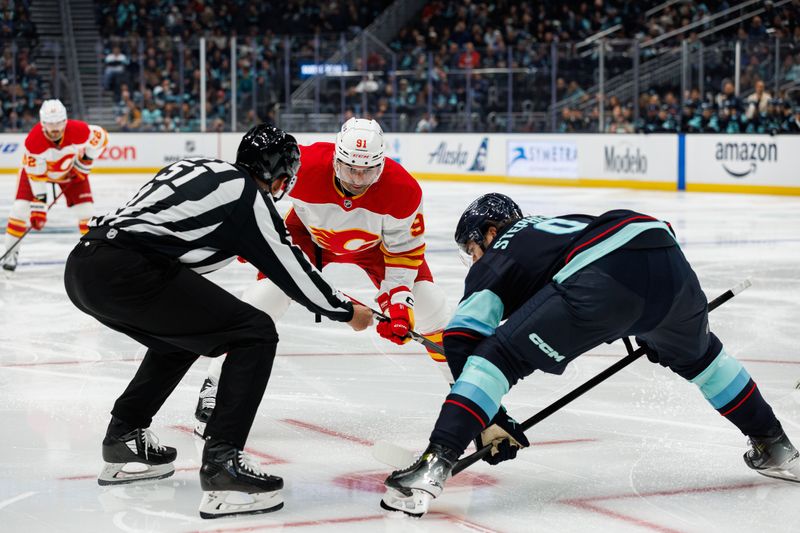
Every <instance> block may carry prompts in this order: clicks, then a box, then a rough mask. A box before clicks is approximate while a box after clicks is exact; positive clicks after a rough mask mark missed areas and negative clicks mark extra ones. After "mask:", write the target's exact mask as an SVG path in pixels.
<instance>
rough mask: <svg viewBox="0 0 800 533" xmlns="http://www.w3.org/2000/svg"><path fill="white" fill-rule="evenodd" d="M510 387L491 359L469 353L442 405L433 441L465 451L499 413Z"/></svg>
mask: <svg viewBox="0 0 800 533" xmlns="http://www.w3.org/2000/svg"><path fill="white" fill-rule="evenodd" d="M509 388H510V386H509V382H508V378H506V376H505V375H503V373H502V372H501V371H500V369H499V368H497V367H496V366H495V365H494V364H493V363H492V362H490V361H488V360H487V359H484V358H483V357H480V356H477V355H473V356H470V357H469V358H468V359H467V362H466V363H465V364H464V369H463V371H462V372H461V375H460V376H459V377H458V379H457V380H456V382H455V385H453V387H452V388H451V389H450V394H448V395H447V399H446V400H445V402H444V404H443V405H442V410H441V411H440V413H439V418H438V420H437V421H436V426H435V427H434V429H433V432H432V433H431V438H430V441H431V442H432V443H435V444H442V445H444V446H446V447H448V448H450V449H452V450H455V451H456V452H457V454H458V455H461V454H462V453H464V450H465V449H466V448H467V445H468V444H469V442H470V441H471V440H472V439H474V438H475V436H477V435H478V434H479V433H480V432H481V431H483V430H484V429H486V426H488V425H489V422H490V421H491V420H492V418H494V416H495V415H496V414H497V411H498V410H499V409H500V401H501V399H502V398H503V396H504V395H505V394H506V393H507V392H508V390H509Z"/></svg>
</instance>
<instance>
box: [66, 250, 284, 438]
mask: <svg viewBox="0 0 800 533" xmlns="http://www.w3.org/2000/svg"><path fill="white" fill-rule="evenodd" d="M64 283H65V286H66V290H67V295H68V296H69V298H70V300H72V302H73V303H74V304H75V306H76V307H78V309H80V310H81V311H83V312H85V313H87V314H89V315H92V316H93V317H95V318H96V319H97V320H99V321H100V322H102V323H103V324H105V325H106V326H108V327H110V328H112V329H114V330H117V331H119V332H121V333H124V334H126V335H128V336H129V337H131V338H133V339H135V340H137V341H139V342H140V343H142V344H144V345H145V346H147V348H148V350H147V353H146V354H145V356H144V360H143V361H142V363H141V365H140V366H139V370H138V371H137V372H136V375H135V376H134V377H133V379H132V380H131V382H130V384H129V385H128V387H127V388H126V389H125V392H123V393H122V396H120V397H119V398H118V399H117V401H116V403H115V404H114V408H113V410H112V411H111V414H112V415H114V416H115V417H116V418H118V419H120V420H122V421H123V422H125V423H126V424H129V425H131V426H132V427H134V428H136V427H139V428H145V427H148V426H149V425H150V423H151V422H152V419H153V416H154V415H155V414H156V413H157V412H158V410H159V409H160V408H161V406H162V405H163V404H164V401H165V400H166V399H167V397H168V396H169V395H170V394H171V393H172V391H173V390H174V389H175V387H176V386H177V385H178V383H179V382H180V380H181V378H183V376H184V375H185V374H186V372H187V371H188V370H189V368H190V367H191V366H192V363H194V362H195V361H196V360H197V358H198V357H199V356H200V355H206V356H210V357H217V356H219V355H222V354H224V353H227V354H228V356H227V357H226V359H225V363H224V365H223V367H222V374H221V376H220V382H219V386H218V387H219V388H218V392H217V404H216V408H215V409H214V413H213V415H212V416H211V419H210V420H209V422H208V425H207V426H206V432H205V435H206V437H212V438H214V439H220V440H224V441H228V442H230V443H232V444H234V445H235V446H237V447H239V448H243V447H244V444H245V441H246V440H247V435H248V433H249V432H250V427H251V426H252V424H253V420H254V419H255V414H256V411H257V409H258V406H259V404H260V403H261V398H262V396H263V395H264V390H265V389H266V386H267V382H268V380H269V375H270V372H271V370H272V363H273V360H274V359H275V350H276V346H277V343H278V334H277V332H276V330H275V324H274V322H273V321H272V319H271V318H270V317H269V316H268V315H266V314H265V313H263V312H262V311H259V310H258V309H256V308H255V307H253V306H251V305H249V304H247V303H244V302H242V301H241V300H239V299H238V298H236V297H235V296H233V295H232V294H230V293H229V292H227V291H225V290H224V289H222V288H221V287H219V286H218V285H216V284H214V283H213V282H211V281H209V280H207V279H205V278H204V277H203V276H201V275H199V274H197V273H195V272H193V271H192V270H190V269H188V268H186V267H185V266H183V265H181V264H180V263H179V262H178V261H176V260H172V259H170V258H168V257H166V256H164V255H161V254H157V253H149V252H146V251H139V250H133V249H128V248H121V247H117V246H112V245H111V244H109V243H107V242H105V241H81V242H80V243H79V244H78V246H76V247H75V249H74V250H73V251H72V253H71V254H70V255H69V258H68V259H67V265H66V269H65V272H64Z"/></svg>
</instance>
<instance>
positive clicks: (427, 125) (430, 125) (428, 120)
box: [414, 113, 439, 133]
mask: <svg viewBox="0 0 800 533" xmlns="http://www.w3.org/2000/svg"><path fill="white" fill-rule="evenodd" d="M438 125H439V123H438V122H437V121H436V116H435V115H431V114H430V113H424V114H423V115H422V118H420V119H419V121H418V122H417V126H416V127H415V128H414V131H416V132H417V133H432V132H434V131H436V127H437V126H438Z"/></svg>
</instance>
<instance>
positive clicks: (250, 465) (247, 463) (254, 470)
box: [239, 450, 264, 476]
mask: <svg viewBox="0 0 800 533" xmlns="http://www.w3.org/2000/svg"><path fill="white" fill-rule="evenodd" d="M239 466H241V467H242V470H245V471H247V472H250V473H251V474H255V475H257V476H263V475H264V471H263V470H261V466H260V465H259V464H258V462H257V461H256V460H255V459H254V458H253V457H252V456H251V455H250V454H248V453H247V452H243V451H241V450H240V451H239Z"/></svg>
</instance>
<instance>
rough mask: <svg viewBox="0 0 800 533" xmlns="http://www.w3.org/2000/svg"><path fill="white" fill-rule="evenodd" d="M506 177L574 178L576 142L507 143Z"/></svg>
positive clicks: (576, 167) (575, 174) (521, 141)
mask: <svg viewBox="0 0 800 533" xmlns="http://www.w3.org/2000/svg"><path fill="white" fill-rule="evenodd" d="M507 146H508V151H507V154H506V156H507V158H508V167H507V168H508V174H509V175H510V176H517V177H531V178H536V177H543V178H577V177H578V143H577V142H574V141H561V142H558V141H530V140H509V141H508V145H507Z"/></svg>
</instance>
